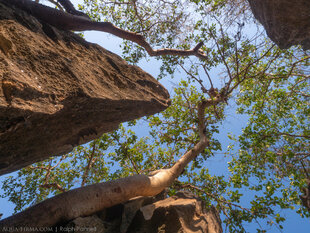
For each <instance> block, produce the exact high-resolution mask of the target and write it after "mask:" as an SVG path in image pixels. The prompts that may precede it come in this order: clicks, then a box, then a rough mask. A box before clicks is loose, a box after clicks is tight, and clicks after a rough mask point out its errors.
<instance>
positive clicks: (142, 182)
mask: <svg viewBox="0 0 310 233" xmlns="http://www.w3.org/2000/svg"><path fill="white" fill-rule="evenodd" d="M207 105H208V104H207V102H206V101H204V102H202V103H201V104H199V106H198V117H199V121H198V127H199V132H200V137H201V138H200V141H199V142H198V143H197V144H196V145H195V146H194V148H192V149H191V150H189V151H187V152H186V153H185V154H184V155H183V156H182V157H181V158H180V159H179V161H177V162H176V163H175V165H174V166H172V167H171V168H170V169H163V170H159V171H158V172H155V173H154V175H153V176H147V175H143V174H140V175H135V176H130V177H126V178H122V179H118V180H114V181H110V182H106V183H99V184H93V185H89V186H85V187H81V188H77V189H74V190H70V191H68V192H65V193H62V194H60V195H57V196H55V197H53V198H50V199H47V200H45V201H43V202H41V203H39V204H37V205H35V206H32V207H30V208H28V209H26V210H25V211H23V212H21V213H19V214H16V215H13V216H11V217H9V218H6V219H3V220H2V221H0V229H4V227H7V228H8V227H13V228H16V229H19V230H20V231H19V232H23V231H22V229H23V227H25V226H27V227H34V228H35V227H36V228H40V227H51V226H54V225H56V224H57V223H59V222H66V221H69V220H72V219H74V218H77V217H79V216H88V215H91V214H93V213H96V212H98V211H100V210H102V209H104V208H108V207H111V206H114V205H116V204H119V203H123V202H125V201H128V200H130V199H132V198H134V197H138V196H154V195H156V194H158V193H160V192H161V191H162V190H164V189H165V188H166V187H168V186H170V185H171V184H172V183H173V182H174V180H175V179H176V178H177V177H178V176H179V175H180V174H181V173H182V172H183V170H184V168H185V167H186V166H187V165H188V163H189V162H191V161H192V160H193V159H194V158H195V157H196V156H197V155H199V154H200V153H201V152H202V151H203V150H204V149H205V148H206V147H207V146H208V145H209V140H208V138H207V137H206V135H205V133H204V132H205V126H204V110H205V107H206V106H207Z"/></svg>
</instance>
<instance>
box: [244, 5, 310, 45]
mask: <svg viewBox="0 0 310 233" xmlns="http://www.w3.org/2000/svg"><path fill="white" fill-rule="evenodd" d="M248 1H249V3H250V6H251V9H252V11H253V14H254V16H255V18H256V19H257V20H258V21H259V22H260V23H261V24H262V25H263V26H264V27H265V29H266V32H267V34H268V36H269V37H270V39H272V40H273V41H274V42H275V43H276V44H277V45H278V46H279V47H280V48H282V49H286V48H289V47H290V46H292V45H302V46H303V48H304V49H310V1H309V0H248Z"/></svg>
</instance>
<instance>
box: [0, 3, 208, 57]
mask: <svg viewBox="0 0 310 233" xmlns="http://www.w3.org/2000/svg"><path fill="white" fill-rule="evenodd" d="M5 1H6V2H7V3H9V4H13V5H14V6H17V7H19V8H21V9H23V10H25V11H27V12H29V13H30V14H32V15H33V16H35V17H36V18H38V19H40V20H43V21H45V22H47V23H48V24H50V25H52V26H55V27H57V28H60V29H63V30H73V31H86V30H96V31H102V32H107V33H110V34H112V35H114V36H117V37H120V38H122V39H125V40H129V41H132V42H134V43H136V44H138V45H140V46H141V47H143V48H144V49H145V50H146V52H147V53H148V54H149V55H150V56H166V55H173V56H181V57H187V56H196V57H198V58H200V59H207V55H206V54H205V53H203V52H202V51H201V47H202V46H203V42H200V43H198V44H197V45H196V46H195V47H194V48H193V49H189V50H181V49H170V48H163V49H153V48H152V47H151V45H150V44H149V43H148V42H147V41H146V40H145V38H144V37H143V35H141V34H139V33H135V32H130V31H126V30H123V29H121V28H119V27H116V26H114V25H113V24H112V23H110V22H94V21H91V20H90V19H89V18H86V17H84V16H85V15H83V16H80V15H76V14H77V12H79V11H77V12H73V14H70V13H66V12H63V11H59V10H57V9H53V8H51V7H48V6H44V5H42V4H39V3H36V2H33V1H31V0H5ZM61 2H63V3H64V5H63V6H64V7H65V8H66V9H68V10H69V12H72V9H71V7H70V4H68V5H67V4H66V3H67V1H61ZM80 13H81V12H80ZM83 14H84V13H83Z"/></svg>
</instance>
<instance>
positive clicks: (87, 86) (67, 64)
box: [0, 0, 170, 175]
mask: <svg viewBox="0 0 310 233" xmlns="http://www.w3.org/2000/svg"><path fill="white" fill-rule="evenodd" d="M169 103H170V100H169V94H168V92H167V91H166V89H165V88H164V87H163V86H161V85H160V84H159V83H158V82H157V81H156V80H155V79H154V78H153V77H151V76H150V75H149V74H147V73H146V72H144V71H143V70H141V69H140V68H139V67H136V66H131V65H128V64H127V63H126V62H124V61H123V60H122V59H121V58H120V57H119V56H117V55H115V54H113V53H111V52H109V51H107V50H105V49H103V48H101V47H100V46H98V45H96V44H92V43H88V42H86V41H85V40H83V39H82V38H80V37H79V36H78V35H75V34H74V33H71V32H65V31H61V30H58V29H56V28H54V27H52V26H50V25H48V24H46V23H44V22H39V21H38V20H37V19H35V18H34V17H32V16H30V15H29V14H27V13H25V12H23V11H21V10H19V9H15V8H14V7H13V8H12V7H8V6H6V5H5V4H4V2H3V1H2V0H0V175H1V174H4V173H8V172H11V171H14V170H17V169H19V168H22V167H25V166H26V165H29V164H31V163H33V162H37V161H40V160H43V159H45V158H47V157H49V156H54V155H61V154H64V153H67V152H70V151H71V150H72V148H73V147H74V146H76V145H79V144H82V143H86V142H88V141H90V140H91V139H94V138H97V137H99V136H101V135H102V133H104V132H108V131H111V130H114V129H116V128H117V127H118V125H119V123H121V122H124V121H129V120H133V119H136V118H138V117H142V116H145V115H151V114H154V113H157V112H160V111H162V110H164V109H165V108H167V107H168V105H169Z"/></svg>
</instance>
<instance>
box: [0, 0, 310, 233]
mask: <svg viewBox="0 0 310 233" xmlns="http://www.w3.org/2000/svg"><path fill="white" fill-rule="evenodd" d="M10 2H11V3H14V4H15V5H17V6H19V7H22V8H23V9H25V10H27V11H29V12H30V13H31V14H33V15H35V16H36V17H38V18H40V19H41V20H46V21H47V22H48V23H50V24H52V25H54V26H56V27H60V28H63V29H66V30H76V31H84V30H100V31H104V32H108V33H111V34H113V35H115V36H118V37H121V38H123V39H125V41H124V43H123V44H122V51H123V57H124V58H125V59H126V60H127V61H128V62H131V63H138V62H139V61H140V60H141V59H145V58H146V59H148V57H149V56H156V59H158V60H160V61H161V67H160V74H159V77H158V78H167V76H170V77H171V78H174V77H176V76H178V75H182V79H183V80H182V81H181V82H180V83H179V84H178V86H177V87H176V88H175V89H174V95H173V98H172V105H171V107H169V108H168V109H167V110H166V111H164V112H162V113H161V114H159V115H155V116H152V117H149V118H145V119H142V121H146V122H147V123H148V124H149V134H148V136H147V137H139V136H138V135H137V134H136V133H135V132H134V129H135V127H134V126H135V125H139V124H141V123H139V122H140V121H135V122H130V123H128V126H127V127H126V128H124V127H120V129H119V130H118V131H116V132H112V133H109V134H104V135H103V136H102V137H101V138H99V139H97V140H95V141H93V142H91V143H90V144H88V145H86V146H78V147H77V148H75V149H74V151H73V152H72V153H70V154H68V155H64V156H62V157H61V158H51V159H49V160H47V161H44V162H40V163H37V164H34V165H32V166H29V167H27V168H24V169H22V170H20V171H19V172H18V175H17V176H16V177H11V178H9V179H7V180H6V181H5V182H4V183H3V189H4V190H5V196H8V197H9V198H10V200H11V201H12V202H13V203H15V204H16V211H20V210H23V209H24V208H25V207H28V206H29V205H33V206H31V207H30V208H28V209H26V210H25V211H23V212H21V213H19V214H17V215H13V216H12V217H10V218H8V219H5V220H2V221H1V223H0V225H1V224H2V225H9V224H11V225H25V224H27V223H28V222H29V221H30V220H29V219H31V222H32V223H33V224H34V225H35V226H52V225H54V224H56V223H58V222H59V221H68V220H71V219H73V218H76V217H78V216H85V215H89V214H92V213H94V212H96V211H98V210H101V209H103V208H106V207H110V206H112V205H115V204H118V203H122V202H124V201H127V200H129V199H131V198H134V197H137V196H152V195H156V194H157V193H159V192H161V191H162V190H163V189H165V188H168V190H169V192H170V194H173V193H174V192H175V191H176V190H182V189H187V190H191V191H192V192H194V193H197V194H198V195H199V196H200V197H202V198H203V199H204V200H205V201H206V204H207V205H210V204H214V205H215V206H216V207H217V209H218V210H219V211H220V213H221V214H222V215H223V221H224V223H225V225H226V226H227V228H229V231H232V232H243V231H245V230H246V229H245V227H244V225H245V223H246V222H256V223H257V227H258V232H265V229H264V227H263V226H261V224H260V222H266V223H267V224H269V225H275V226H277V227H279V228H281V227H282V225H281V223H282V222H283V221H285V218H284V217H283V216H281V215H280V213H279V212H278V209H296V211H297V213H299V214H300V215H301V216H302V217H309V189H308V186H307V185H308V183H307V182H308V181H309V149H310V144H309V138H310V135H309V132H310V130H309V125H310V124H309V123H310V122H309V114H310V108H309V104H308V103H309V77H310V76H309V75H310V71H309V60H310V56H309V53H308V52H306V51H302V50H301V49H300V48H298V47H294V48H291V49H289V50H280V49H279V48H278V47H277V46H276V45H275V44H273V43H272V42H271V41H269V40H268V39H267V38H266V37H265V34H264V33H263V32H262V31H259V30H258V31H256V30H255V31H254V32H253V30H252V29H250V28H248V26H247V25H251V26H252V27H253V26H254V24H253V23H251V20H252V17H251V15H250V13H249V11H248V6H247V2H246V1H228V0H222V1H211V0H210V1H191V0H190V1H182V0H177V1H171V2H170V1H168V2H167V1H161V0H157V1H138V0H134V1H100V0H92V1H88V0H84V4H83V5H82V6H80V7H81V10H84V12H86V13H87V15H88V16H86V15H85V13H81V11H77V10H75V9H74V8H72V7H73V5H72V4H70V2H69V1H58V3H59V4H60V5H58V7H59V8H64V10H65V11H66V12H63V11H61V10H56V9H52V8H47V7H45V6H41V5H38V4H37V3H35V2H31V1H27V0H24V1H21V0H10ZM51 12H53V13H51ZM55 12H57V15H59V17H58V18H56V17H54V18H53V17H50V16H51V15H55V14H56V13H55ZM48 14H51V15H49V16H48ZM88 17H89V18H88ZM103 21H106V22H103ZM257 27H258V29H259V26H257ZM154 48H155V49H154ZM157 48H158V49H157ZM191 48H193V49H191ZM219 80H220V81H219ZM234 105H236V111H237V112H236V114H239V115H237V116H238V117H244V116H246V121H247V124H245V125H244V128H243V131H242V134H241V135H239V136H238V137H237V136H234V135H228V136H227V137H229V138H230V139H231V144H230V145H229V146H228V149H227V151H226V152H225V153H224V154H221V153H219V152H220V151H221V150H222V149H223V148H222V142H221V141H219V139H218V137H217V135H218V134H220V133H221V131H220V130H221V125H223V124H224V123H225V120H227V119H228V114H230V113H229V111H228V109H229V107H231V106H234ZM131 126H132V127H133V129H130V127H131ZM219 156H221V157H223V159H224V160H225V161H226V162H228V165H227V167H226V169H227V171H225V172H223V173H222V174H221V175H216V174H214V173H213V172H212V169H211V168H210V167H209V163H210V162H209V161H210V160H212V158H217V157H219ZM79 186H81V188H77V189H73V188H76V187H79ZM245 190H246V192H247V195H248V196H250V197H251V198H250V200H248V199H247V200H246V201H245V200H244V197H245ZM303 190H304V192H303ZM56 194H57V195H56ZM54 195H56V196H55V197H53V198H50V199H49V197H51V196H54ZM84 200H88V201H87V202H86V201H84ZM42 209H47V210H49V211H43V212H42Z"/></svg>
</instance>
